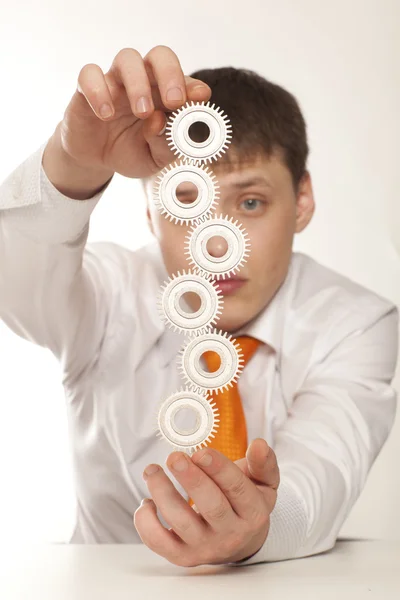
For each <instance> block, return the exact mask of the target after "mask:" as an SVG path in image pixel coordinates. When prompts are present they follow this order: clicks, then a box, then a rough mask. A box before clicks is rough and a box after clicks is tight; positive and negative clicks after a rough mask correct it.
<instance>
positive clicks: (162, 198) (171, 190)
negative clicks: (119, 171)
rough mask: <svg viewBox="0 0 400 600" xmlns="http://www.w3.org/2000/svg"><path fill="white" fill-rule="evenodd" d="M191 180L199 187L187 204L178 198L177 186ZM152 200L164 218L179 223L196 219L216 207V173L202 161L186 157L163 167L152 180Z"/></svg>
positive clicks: (217, 188) (206, 214)
mask: <svg viewBox="0 0 400 600" xmlns="http://www.w3.org/2000/svg"><path fill="white" fill-rule="evenodd" d="M185 182H190V183H193V185H195V186H196V188H197V190H198V195H197V198H196V200H195V201H194V202H191V203H190V204H184V203H183V202H180V201H179V199H178V198H177V195H176V190H177V188H178V186H179V185H180V184H181V183H185ZM153 191H154V203H155V205H156V206H157V208H158V209H159V211H160V212H161V214H163V215H165V216H166V218H167V219H169V220H170V221H172V222H175V223H177V224H178V223H180V224H181V225H183V224H184V223H185V224H193V223H196V222H197V221H198V220H199V219H201V218H202V217H207V216H209V215H211V213H212V212H213V211H214V210H215V208H216V206H217V203H218V200H219V185H218V183H217V179H216V177H215V175H213V174H212V172H211V171H210V169H209V168H208V167H206V166H203V165H194V164H190V163H189V162H187V161H184V162H181V163H177V162H176V163H175V164H174V165H172V166H169V167H165V169H163V170H162V171H161V173H160V175H159V176H158V178H157V179H156V181H155V182H154V190H153Z"/></svg>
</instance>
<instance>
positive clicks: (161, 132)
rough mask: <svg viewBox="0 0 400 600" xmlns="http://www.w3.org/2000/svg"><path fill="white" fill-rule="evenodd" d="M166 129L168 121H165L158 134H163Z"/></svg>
mask: <svg viewBox="0 0 400 600" xmlns="http://www.w3.org/2000/svg"><path fill="white" fill-rule="evenodd" d="M166 129H167V122H166V121H165V125H164V127H163V128H162V129H161V131H160V133H157V135H158V136H162V135H163V133H164V132H165V130H166Z"/></svg>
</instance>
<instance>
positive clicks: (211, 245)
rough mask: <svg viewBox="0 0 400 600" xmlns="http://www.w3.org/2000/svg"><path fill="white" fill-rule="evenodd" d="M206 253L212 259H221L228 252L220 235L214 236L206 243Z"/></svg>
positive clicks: (225, 242)
mask: <svg viewBox="0 0 400 600" xmlns="http://www.w3.org/2000/svg"><path fill="white" fill-rule="evenodd" d="M206 247H207V252H208V253H209V254H210V255H211V256H213V257H214V258H222V257H223V256H224V255H225V254H226V253H227V251H228V243H227V241H226V239H225V238H224V237H222V236H221V235H214V236H213V237H211V238H210V239H209V240H208V242H207V246H206Z"/></svg>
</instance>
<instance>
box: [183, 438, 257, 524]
mask: <svg viewBox="0 0 400 600" xmlns="http://www.w3.org/2000/svg"><path fill="white" fill-rule="evenodd" d="M192 461H193V462H194V463H195V464H196V465H198V466H199V467H200V468H201V469H202V470H204V473H205V474H207V475H208V477H210V478H211V479H212V480H213V481H214V482H215V483H216V485H217V486H218V487H219V488H220V489H221V491H222V492H223V494H224V495H225V496H226V498H227V500H228V501H229V503H230V505H231V506H232V508H233V510H234V511H235V513H236V514H237V515H238V516H239V517H241V518H242V519H244V520H245V521H252V520H256V519H258V518H259V517H260V518H261V517H262V516H263V515H264V514H265V501H264V499H263V496H262V494H261V492H260V490H259V489H258V488H257V486H256V485H255V484H254V483H253V482H252V481H251V480H250V479H249V478H248V477H246V475H245V474H244V473H243V471H242V470H241V469H240V468H239V467H238V466H237V465H235V463H234V462H232V461H231V460H229V458H227V457H226V456H224V455H223V454H222V453H221V452H218V450H215V449H212V448H206V449H203V450H200V451H198V452H196V453H195V454H193V456H192ZM193 500H194V501H195V502H196V504H197V506H198V507H199V508H200V512H202V510H201V509H202V507H201V504H200V503H199V502H198V501H197V498H195V497H193Z"/></svg>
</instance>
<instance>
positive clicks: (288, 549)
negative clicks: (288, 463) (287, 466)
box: [227, 480, 308, 567]
mask: <svg viewBox="0 0 400 600" xmlns="http://www.w3.org/2000/svg"><path fill="white" fill-rule="evenodd" d="M307 531H308V515H307V509H306V505H305V503H304V500H303V499H302V498H301V497H300V496H299V494H298V492H297V491H296V490H295V489H294V488H293V487H292V485H290V484H289V482H287V481H284V480H281V483H280V485H279V488H278V493H277V501H276V504H275V508H274V510H273V511H272V513H271V516H270V527H269V533H268V537H267V539H266V540H265V542H264V544H263V545H262V546H261V548H260V549H259V550H258V551H257V552H256V553H255V554H253V556H250V557H249V558H247V559H244V560H241V561H237V562H234V563H227V564H228V565H229V566H235V567H241V566H245V565H253V564H255V563H261V562H273V561H278V560H287V559H290V558H296V557H297V556H299V555H301V549H302V548H303V547H304V545H305V543H306V539H307Z"/></svg>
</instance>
